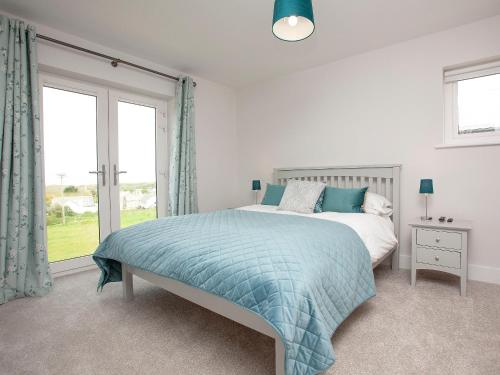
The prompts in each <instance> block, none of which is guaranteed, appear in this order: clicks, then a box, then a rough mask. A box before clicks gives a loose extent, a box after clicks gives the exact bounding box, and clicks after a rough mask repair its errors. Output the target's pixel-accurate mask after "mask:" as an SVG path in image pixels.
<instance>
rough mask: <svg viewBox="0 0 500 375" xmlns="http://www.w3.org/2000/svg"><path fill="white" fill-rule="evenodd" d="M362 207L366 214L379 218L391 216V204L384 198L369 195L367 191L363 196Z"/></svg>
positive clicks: (372, 194)
mask: <svg viewBox="0 0 500 375" xmlns="http://www.w3.org/2000/svg"><path fill="white" fill-rule="evenodd" d="M362 207H363V210H364V211H365V212H366V213H367V214H374V215H379V216H391V215H392V203H391V202H390V201H389V200H388V199H387V198H386V197H384V196H382V195H379V194H375V193H370V192H369V191H367V192H366V194H365V202H364V203H363V206H362Z"/></svg>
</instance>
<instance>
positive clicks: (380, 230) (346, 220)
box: [238, 204, 398, 263]
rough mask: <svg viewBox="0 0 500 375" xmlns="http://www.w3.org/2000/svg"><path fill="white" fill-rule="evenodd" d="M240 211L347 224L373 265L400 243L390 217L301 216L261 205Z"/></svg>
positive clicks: (331, 214) (323, 213) (364, 215)
mask: <svg viewBox="0 0 500 375" xmlns="http://www.w3.org/2000/svg"><path fill="white" fill-rule="evenodd" d="M238 209H239V210H247V211H260V212H269V213H275V214H286V215H300V216H307V217H311V218H316V219H323V220H331V221H337V222H339V223H343V224H346V225H348V226H349V227H351V228H352V229H353V230H354V231H355V232H356V233H357V234H358V235H359V237H360V238H361V240H362V241H363V242H364V244H365V246H366V248H367V249H368V251H369V253H370V256H371V258H372V263H376V262H378V261H379V260H380V259H381V258H382V257H383V256H384V255H385V254H387V253H388V252H389V251H391V250H392V249H394V247H395V246H396V245H397V243H398V241H397V239H396V236H395V234H394V224H393V222H392V221H391V219H390V218H388V217H382V216H378V215H373V214H365V213H362V214H350V213H349V214H346V213H339V212H321V213H317V214H301V213H297V212H292V211H280V210H278V207H277V206H266V205H261V204H255V205H252V206H245V207H239V208H238Z"/></svg>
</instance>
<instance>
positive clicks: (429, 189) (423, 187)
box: [419, 179, 434, 194]
mask: <svg viewBox="0 0 500 375" xmlns="http://www.w3.org/2000/svg"><path fill="white" fill-rule="evenodd" d="M419 193H420V194H434V187H433V186H432V180H431V179H423V180H420V191H419Z"/></svg>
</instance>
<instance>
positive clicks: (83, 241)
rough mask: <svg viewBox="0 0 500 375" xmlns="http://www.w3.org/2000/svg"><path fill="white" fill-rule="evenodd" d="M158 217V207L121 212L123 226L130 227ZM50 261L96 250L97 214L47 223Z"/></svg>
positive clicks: (82, 254)
mask: <svg viewBox="0 0 500 375" xmlns="http://www.w3.org/2000/svg"><path fill="white" fill-rule="evenodd" d="M154 218H156V209H155V208H149V209H142V210H125V211H122V212H121V223H122V224H121V226H122V228H124V227H128V226H130V225H133V224H137V223H141V222H143V221H146V220H152V219H154ZM47 236H48V250H49V262H57V261H60V260H65V259H70V258H76V257H81V256H84V255H89V254H92V253H93V252H94V250H95V249H96V247H97V245H99V221H98V218H97V214H84V215H74V216H68V217H66V224H62V223H56V224H51V225H47Z"/></svg>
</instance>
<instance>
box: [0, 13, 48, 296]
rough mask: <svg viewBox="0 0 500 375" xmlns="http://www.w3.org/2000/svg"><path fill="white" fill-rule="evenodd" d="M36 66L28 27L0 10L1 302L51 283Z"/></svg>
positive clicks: (37, 292) (41, 289)
mask: <svg viewBox="0 0 500 375" xmlns="http://www.w3.org/2000/svg"><path fill="white" fill-rule="evenodd" d="M37 69H38V65H37V54H36V32H35V30H34V29H33V27H31V26H28V25H26V24H24V22H22V21H18V20H13V19H9V18H7V17H5V16H1V15H0V167H1V173H0V288H1V292H0V304H3V303H5V302H7V301H9V300H11V299H14V298H18V297H24V296H42V295H44V294H46V293H47V292H48V291H49V290H50V289H51V288H52V278H51V275H50V271H49V264H48V260H47V249H46V246H45V217H44V206H43V205H44V199H43V179H42V155H41V142H42V139H41V132H40V116H39V104H38V71H37Z"/></svg>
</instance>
